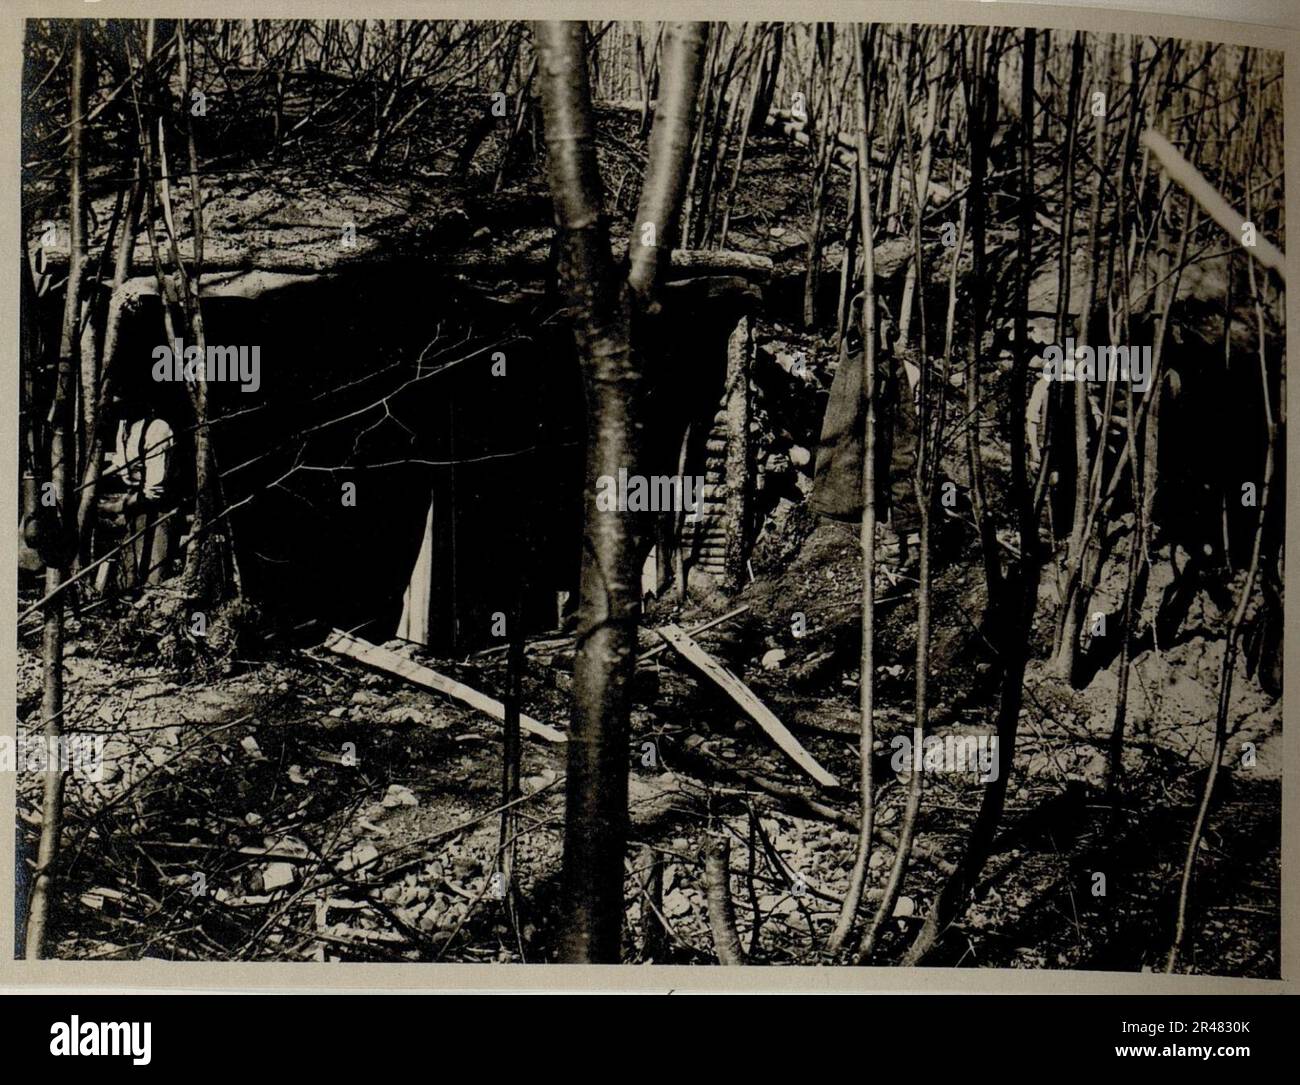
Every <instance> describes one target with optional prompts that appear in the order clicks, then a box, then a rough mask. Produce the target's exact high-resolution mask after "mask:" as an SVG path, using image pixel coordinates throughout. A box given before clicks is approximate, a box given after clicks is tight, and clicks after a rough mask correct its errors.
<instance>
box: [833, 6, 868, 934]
mask: <svg viewBox="0 0 1300 1085" xmlns="http://www.w3.org/2000/svg"><path fill="white" fill-rule="evenodd" d="M852 33H853V47H854V56H855V59H856V63H857V72H858V75H859V78H860V80H861V83H860V85H859V86H858V87H857V88H855V90H856V93H855V94H854V96H853V100H854V102H855V103H856V108H857V111H858V116H857V121H858V124H857V130H858V131H857V137H858V186H859V188H858V211H859V213H860V214H861V216H862V387H863V390H864V394H865V396H866V400H867V417H866V432H865V434H864V436H863V443H862V527H861V530H860V532H859V535H858V541H859V545H860V546H861V547H862V625H861V635H862V648H861V655H860V657H859V661H858V710H859V716H860V723H859V731H858V736H859V737H858V762H859V764H858V771H859V777H858V789H859V794H860V801H861V807H862V809H861V824H860V827H859V830H858V844H857V851H856V853H855V855H854V859H853V870H852V872H851V873H850V874H849V887H848V890H847V891H846V892H845V894H844V902H843V904H842V905H841V906H840V914H839V917H838V919H837V920H836V923H835V929H834V931H833V932H832V933H831V937H830V941H829V942H828V943H827V949H828V950H829V951H830V952H831V953H838V952H839V951H840V950H841V949H842V948H843V946H844V943H845V941H846V940H847V939H848V936H849V932H850V931H851V930H852V929H853V921H854V919H855V917H856V916H857V912H858V905H859V903H860V902H861V900H862V888H863V885H864V884H865V882H866V877H867V859H868V857H869V856H870V854H871V837H872V830H873V828H874V821H875V805H874V804H875V785H874V781H873V780H872V764H871V758H872V754H873V752H874V750H873V747H874V744H875V718H874V713H875V676H876V643H875V640H876V590H875V577H876V289H875V280H876V265H875V252H874V238H875V232H874V230H873V229H872V224H871V207H872V204H871V197H872V192H871V138H870V131H871V120H872V108H871V99H872V91H873V84H874V80H875V70H874V65H872V66H871V67H868V62H867V58H868V57H869V56H872V57H874V54H873V51H872V50H873V46H874V44H875V26H874V24H873V25H872V26H871V27H870V28H869V29H868V31H867V42H866V45H865V48H864V45H863V41H862V33H863V32H862V27H861V26H860V25H858V24H854V26H853V29H852Z"/></svg>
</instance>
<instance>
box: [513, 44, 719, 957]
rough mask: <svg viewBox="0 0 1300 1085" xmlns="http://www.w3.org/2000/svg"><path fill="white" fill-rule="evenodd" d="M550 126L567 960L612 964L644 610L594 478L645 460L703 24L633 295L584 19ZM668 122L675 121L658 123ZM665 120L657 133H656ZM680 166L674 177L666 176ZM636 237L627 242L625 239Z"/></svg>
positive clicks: (646, 198) (653, 170) (551, 100)
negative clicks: (572, 551) (652, 341)
mask: <svg viewBox="0 0 1300 1085" xmlns="http://www.w3.org/2000/svg"><path fill="white" fill-rule="evenodd" d="M535 37H536V40H537V45H538V51H539V61H538V73H539V77H540V81H541V89H542V106H543V110H544V112H545V121H546V144H547V152H548V153H547V158H548V171H549V175H550V186H551V194H552V200H553V202H554V205H555V217H556V223H557V228H558V231H559V235H560V238H561V243H562V258H561V283H562V287H563V290H564V293H565V295H566V297H567V300H568V304H569V310H570V318H571V320H572V322H573V328H574V338H575V341H576V344H577V349H578V358H579V362H580V364H581V366H582V370H583V379H584V386H585V390H586V399H587V450H586V478H585V487H584V488H585V493H586V497H585V505H584V525H583V533H584V544H583V559H582V573H581V582H580V592H581V611H580V616H579V624H578V629H577V655H576V658H575V660H574V676H573V687H574V701H573V719H572V726H571V729H570V733H569V743H568V756H569V771H568V778H567V780H566V785H567V791H566V803H567V806H566V815H565V831H564V876H563V882H564V911H565V922H566V931H565V942H564V946H563V949H562V954H563V957H564V959H565V960H566V961H570V962H592V963H595V962H604V963H610V962H616V961H617V960H618V959H619V957H620V943H621V936H622V927H623V850H624V847H625V844H626V840H627V773H628V763H627V757H628V752H627V736H628V713H629V711H630V708H631V683H632V677H633V673H634V670H635V666H636V646H637V645H636V627H637V620H638V617H639V611H640V572H641V570H640V564H639V560H638V555H639V547H638V539H637V537H636V534H635V532H634V531H633V529H632V523H631V521H630V520H629V518H628V513H626V512H619V511H608V512H606V511H602V510H601V509H600V508H599V507H598V506H597V504H596V494H597V490H598V480H599V479H601V478H602V477H617V475H618V472H619V470H620V469H626V470H627V471H628V472H629V473H634V472H635V471H636V470H637V466H638V464H639V463H640V458H641V456H640V453H641V436H640V431H641V426H642V418H641V412H642V407H643V396H644V380H643V373H642V367H641V363H640V359H639V358H638V357H637V356H636V355H635V353H634V352H633V349H632V344H631V324H632V320H633V306H634V303H635V304H636V305H637V306H638V307H642V308H644V307H646V300H645V299H650V303H651V304H652V303H653V296H654V287H655V272H656V271H657V269H658V267H659V262H660V259H661V257H660V255H659V253H658V251H657V250H658V247H659V245H660V243H661V242H662V240H663V238H664V237H665V236H667V237H671V226H672V225H673V222H672V217H673V215H674V213H675V212H676V211H677V210H678V209H677V208H676V207H675V206H673V205H672V203H671V198H672V197H673V194H674V193H680V191H681V186H682V184H683V177H684V175H685V171H686V160H685V156H684V154H683V153H682V148H683V147H685V146H687V145H688V144H689V141H690V135H689V129H690V117H691V103H693V102H694V100H695V93H696V89H697V87H698V85H699V76H700V65H701V63H702V60H703V40H704V31H703V27H702V26H701V25H699V24H691V23H681V24H673V25H672V26H671V27H670V28H669V30H668V32H667V34H666V42H665V61H664V66H665V77H664V81H663V82H664V85H663V93H662V94H661V95H660V104H659V110H660V112H659V113H658V114H657V115H656V119H655V131H654V132H653V133H652V136H651V144H652V146H653V147H654V148H664V149H661V150H659V151H658V155H662V156H667V155H673V156H674V157H675V161H674V162H670V163H666V164H665V163H660V162H656V161H654V160H652V162H651V165H650V177H649V178H648V179H647V183H646V184H645V186H644V187H643V190H642V204H641V207H640V208H639V210H638V215H637V221H638V222H639V223H642V224H644V223H647V222H649V223H653V225H654V231H653V233H654V242H655V244H654V245H653V246H649V247H648V248H649V250H650V251H648V252H645V253H639V254H638V253H637V252H636V248H635V244H634V248H633V254H634V255H633V257H632V259H633V261H634V265H633V269H632V270H633V271H635V273H636V286H635V287H633V285H632V284H631V283H623V282H619V281H618V279H617V277H616V276H615V273H614V268H613V266H612V259H611V256H610V247H609V233H608V227H607V225H606V222H605V219H604V217H603V214H602V209H601V199H600V191H601V186H600V175H599V173H598V171H597V166H596V149H595V131H594V122H593V118H592V107H591V88H590V84H589V80H588V74H587V62H586V55H585V50H584V28H583V26H582V24H581V23H565V22H544V23H538V24H537V25H536V29H535ZM665 118H671V119H668V120H665ZM661 125H666V128H665V130H664V131H663V132H662V133H661V132H659V128H660V126H661ZM674 166H675V168H674ZM638 240H640V238H634V243H635V242H636V241H638Z"/></svg>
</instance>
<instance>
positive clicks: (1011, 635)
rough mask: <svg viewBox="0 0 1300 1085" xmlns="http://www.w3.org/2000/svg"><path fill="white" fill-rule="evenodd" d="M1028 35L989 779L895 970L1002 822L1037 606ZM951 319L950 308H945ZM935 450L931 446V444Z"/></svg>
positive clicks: (943, 925)
mask: <svg viewBox="0 0 1300 1085" xmlns="http://www.w3.org/2000/svg"><path fill="white" fill-rule="evenodd" d="M1036 41H1037V39H1036V33H1035V31H1034V30H1033V29H1032V28H1027V29H1026V30H1025V32H1024V48H1023V56H1024V62H1023V65H1022V68H1021V86H1020V123H1021V126H1022V136H1023V139H1022V145H1021V159H1020V215H1019V234H1020V240H1019V244H1020V265H1019V272H1020V276H1019V282H1018V284H1017V292H1018V294H1019V299H1018V301H1019V309H1020V312H1019V315H1018V317H1017V324H1016V341H1017V342H1016V348H1017V349H1016V363H1015V371H1014V372H1015V379H1014V381H1013V383H1012V387H1013V389H1014V394H1013V395H1012V396H1011V397H1009V402H1008V407H1007V409H1008V412H1009V413H1008V416H1007V429H1008V432H1009V434H1010V439H1011V465H1012V469H1011V474H1012V489H1013V491H1014V492H1013V493H1012V500H1013V502H1014V504H1015V508H1016V513H1017V520H1018V524H1019V528H1020V551H1021V553H1020V561H1019V563H1018V565H1017V566H1016V567H1015V571H1014V574H1013V576H1012V577H1011V578H1010V579H1009V580H1008V581H1007V582H1006V585H1005V590H1004V592H1003V593H1002V595H1001V596H999V598H998V605H997V606H996V607H995V609H994V616H995V619H996V620H995V622H994V623H993V633H994V636H995V638H996V640H995V644H996V645H997V648H998V657H999V665H1000V667H1001V668H1002V674H1001V688H1000V690H999V703H998V715H997V723H996V727H997V731H996V740H997V776H996V778H994V779H993V780H991V781H990V782H989V783H988V785H987V786H986V787H985V789H984V794H983V797H982V799H981V801H980V809H979V813H978V814H977V815H976V817H975V824H974V825H973V826H972V828H971V833H970V839H969V840H968V841H967V844H966V850H965V852H964V853H963V854H962V857H961V861H960V862H959V863H958V865H957V870H956V871H955V872H954V873H953V874H952V875H951V876H950V877H949V878H948V880H947V881H946V882H945V883H944V885H943V888H942V889H941V890H940V892H939V895H938V897H937V898H936V899H935V901H934V903H933V904H932V905H931V906H930V910H929V912H928V913H927V914H926V917H925V922H924V924H923V925H922V927H921V930H920V931H919V932H918V933H917V936H916V938H915V940H914V941H913V942H912V945H911V946H910V947H909V949H908V951H907V953H906V954H905V956H904V958H903V963H904V964H907V965H915V964H918V963H920V962H921V961H922V960H924V958H925V957H926V955H927V954H928V953H929V952H930V951H931V949H933V948H934V946H935V943H936V942H937V941H938V939H939V937H940V936H941V935H942V934H943V933H944V931H946V930H947V928H948V925H949V924H950V923H951V922H952V921H953V919H954V918H956V917H957V915H958V914H959V913H960V912H961V911H963V910H964V909H965V907H966V904H967V902H968V901H969V898H970V891H971V889H972V888H974V886H975V885H976V883H977V881H978V879H979V875H980V872H981V871H982V870H983V868H984V863H985V861H986V860H987V858H988V855H989V850H990V848H991V847H992V844H993V840H994V836H995V834H996V833H997V828H998V825H999V823H1000V822H1001V820H1002V811H1003V807H1004V805H1005V802H1006V791H1007V785H1008V782H1009V779H1010V775H1011V765H1012V760H1013V758H1014V755H1015V746H1016V734H1017V731H1018V728H1019V722H1020V706H1021V703H1022V700H1023V697H1024V680H1025V665H1026V662H1027V660H1028V656H1029V636H1030V631H1031V629H1032V627H1033V617H1034V608H1035V604H1036V603H1037V600H1038V580H1039V572H1040V564H1039V556H1038V555H1039V538H1038V523H1037V506H1036V503H1035V501H1034V493H1033V487H1031V485H1030V484H1029V480H1028V475H1027V471H1026V464H1025V458H1026V457H1025V399H1026V391H1027V390H1026V388H1025V384H1026V378H1027V376H1028V371H1029V355H1030V352H1031V350H1032V348H1031V345H1030V343H1029V337H1028V328H1027V323H1026V319H1025V317H1026V315H1027V313H1028V309H1029V285H1030V281H1031V279H1032V276H1033V264H1032V253H1033V230H1034V220H1033V192H1034V187H1033V186H1034V166H1033V139H1032V136H1031V133H1032V131H1033V112H1034V78H1035V76H1034V68H1035V63H1034V62H1035V55H1036ZM950 312H951V308H950ZM936 447H937V445H936Z"/></svg>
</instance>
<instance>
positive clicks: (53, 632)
mask: <svg viewBox="0 0 1300 1085" xmlns="http://www.w3.org/2000/svg"><path fill="white" fill-rule="evenodd" d="M84 25H85V24H84V23H83V22H82V21H81V20H76V21H74V23H73V28H72V30H71V34H72V35H73V37H72V59H71V69H72V74H71V93H70V95H69V101H68V113H69V118H68V186H69V187H68V219H69V240H68V246H69V248H68V286H67V293H66V294H65V295H64V302H63V330H62V333H61V335H60V337H59V361H58V370H57V375H56V384H55V390H54V407H53V411H52V414H53V425H52V427H51V430H52V432H51V440H50V485H51V488H52V492H53V498H54V501H55V503H56V513H55V531H56V532H57V544H56V545H57V549H58V550H59V551H61V556H62V557H63V558H64V560H63V561H59V562H56V563H53V564H50V565H49V566H48V567H47V568H46V570H45V589H46V593H47V594H49V593H51V592H54V593H56V594H54V595H53V597H52V598H51V599H50V600H49V602H48V603H47V604H46V606H45V618H44V629H43V633H42V638H41V647H42V662H43V666H44V688H43V693H42V696H41V718H42V722H43V729H44V738H45V743H46V754H47V757H48V758H49V763H48V764H47V769H46V773H45V793H44V798H43V801H42V803H41V839H40V845H39V847H38V848H37V854H36V877H35V881H34V883H33V887H32V896H31V908H30V911H29V912H28V915H27V931H26V938H25V949H24V955H25V956H26V958H27V959H28V960H37V959H39V958H41V957H43V956H44V955H45V936H46V931H47V929H48V927H49V921H50V913H51V911H52V910H53V904H54V887H55V867H56V865H57V863H58V861H59V837H60V835H61V833H62V831H63V770H62V768H61V757H60V756H59V750H58V745H59V743H60V742H61V741H62V736H63V612H64V595H65V593H64V592H62V591H59V590H58V589H59V587H60V586H61V585H62V584H63V582H64V581H65V580H66V579H67V577H68V566H67V561H68V559H70V558H71V556H72V553H73V548H74V545H75V544H74V543H73V539H74V538H75V536H74V534H73V533H74V530H75V523H74V520H73V517H72V516H71V515H70V509H69V507H68V504H69V501H70V499H71V494H70V493H69V491H68V479H69V475H70V474H71V477H73V478H75V477H76V463H75V460H74V459H73V455H72V418H71V414H72V412H73V410H74V409H75V401H74V388H73V385H74V383H75V376H74V372H75V365H76V361H75V358H76V353H77V347H78V340H79V338H80V337H79V335H78V328H79V326H80V319H81V277H82V268H83V266H84V264H85V259H86V220H85V215H86V207H85V191H84V187H83V178H84V172H85V166H84V162H83V160H82V146H83V138H84V135H85V133H84V124H83V118H84V115H85V112H86V84H85V47H84V45H83V40H82V36H83V27H84ZM42 499H43V496H42ZM51 755H52V756H51Z"/></svg>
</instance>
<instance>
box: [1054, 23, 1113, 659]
mask: <svg viewBox="0 0 1300 1085" xmlns="http://www.w3.org/2000/svg"><path fill="white" fill-rule="evenodd" d="M1109 68H1110V37H1109V36H1107V37H1106V39H1105V44H1104V46H1103V48H1102V58H1101V61H1100V63H1099V64H1098V66H1097V70H1098V78H1099V79H1100V80H1101V82H1102V87H1103V88H1104V89H1103V90H1102V92H1101V93H1102V95H1103V109H1104V108H1105V103H1106V98H1105V95H1106V94H1107V93H1108V92H1109V89H1110V88H1109V85H1108V84H1109ZM1095 121H1096V124H1095V126H1094V129H1093V151H1092V154H1093V169H1094V176H1093V188H1092V208H1091V210H1090V211H1089V214H1088V243H1087V249H1086V252H1087V259H1088V277H1087V280H1086V283H1085V286H1084V294H1083V307H1082V309H1081V310H1080V314H1079V327H1078V330H1077V332H1076V336H1075V343H1076V344H1077V345H1078V346H1087V345H1088V342H1089V339H1090V327H1089V325H1090V324H1091V323H1092V315H1093V307H1094V305H1095V303H1096V297H1097V278H1098V276H1097V264H1098V261H1099V256H1100V251H1099V234H1100V230H1101V206H1102V187H1101V178H1102V174H1103V173H1104V171H1105V158H1106V116H1105V113H1104V112H1103V113H1102V115H1101V116H1099V117H1096V118H1095ZM1089 384H1090V382H1088V381H1076V382H1075V384H1074V465H1075V486H1074V519H1073V522H1072V525H1071V529H1070V546H1069V551H1068V553H1067V556H1066V569H1065V593H1064V595H1063V597H1062V599H1061V609H1060V612H1059V616H1058V620H1057V640H1056V667H1057V671H1058V673H1059V674H1061V675H1062V676H1063V677H1066V678H1069V677H1072V676H1073V674H1074V668H1075V657H1076V655H1077V653H1078V648H1079V631H1080V624H1081V622H1082V620H1083V609H1084V605H1083V604H1084V603H1085V602H1086V600H1085V598H1084V594H1085V593H1084V591H1083V590H1082V583H1083V579H1084V563H1085V554H1086V551H1087V549H1088V546H1089V544H1090V542H1091V541H1092V532H1091V530H1090V529H1089V528H1090V525H1091V524H1092V523H1093V522H1094V519H1095V509H1093V508H1091V507H1090V498H1091V495H1092V490H1093V487H1092V486H1091V485H1089V480H1090V479H1092V478H1094V477H1095V478H1097V479H1100V470H1101V465H1100V464H1099V463H1098V464H1094V463H1093V459H1094V456H1095V457H1098V458H1100V457H1101V456H1102V455H1103V452H1104V449H1105V441H1106V431H1105V426H1106V424H1107V423H1108V422H1109V417H1107V418H1106V419H1103V420H1102V429H1101V431H1100V433H1099V434H1098V435H1097V447H1096V449H1095V450H1094V449H1093V447H1092V441H1091V440H1090V437H1089V432H1090V430H1089V421H1088V413H1089V412H1088V396H1089ZM1108 388H1111V389H1113V388H1114V385H1113V384H1111V385H1108ZM1107 413H1108V415H1109V412H1107Z"/></svg>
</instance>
